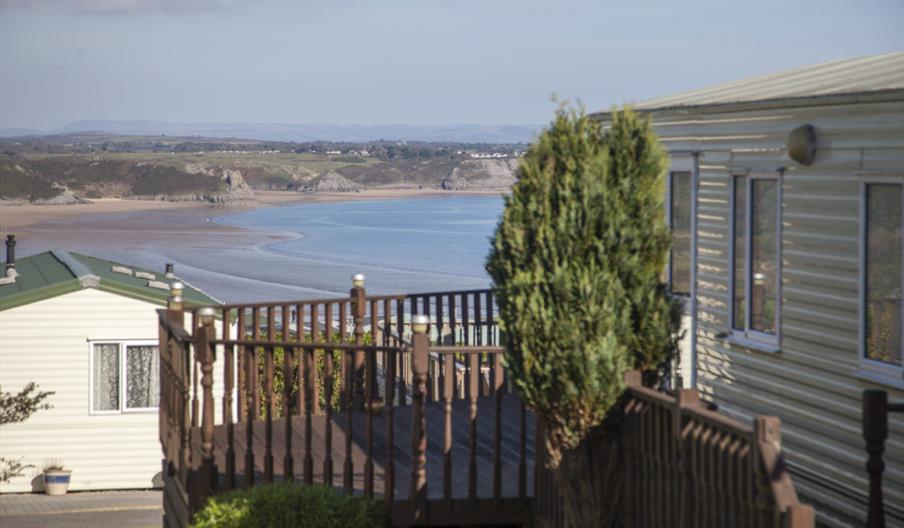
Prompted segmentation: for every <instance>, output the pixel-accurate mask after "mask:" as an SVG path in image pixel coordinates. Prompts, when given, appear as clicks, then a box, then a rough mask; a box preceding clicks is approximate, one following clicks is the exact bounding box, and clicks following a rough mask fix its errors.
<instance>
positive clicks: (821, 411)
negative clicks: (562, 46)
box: [652, 100, 904, 525]
mask: <svg viewBox="0 0 904 528" xmlns="http://www.w3.org/2000/svg"><path fill="white" fill-rule="evenodd" d="M652 116H653V121H654V126H655V127H656V130H657V132H658V133H659V134H660V135H661V136H662V138H663V142H664V144H665V145H666V147H667V148H668V149H669V150H670V151H676V152H686V151H694V150H699V151H700V192H699V196H698V212H697V222H698V223H697V231H698V232H697V235H698V251H699V256H698V262H697V285H696V286H697V295H698V299H697V302H698V308H697V310H698V322H697V325H698V326H697V357H698V364H697V368H698V378H697V379H698V387H699V388H700V389H701V392H702V393H703V394H705V397H707V398H708V399H711V400H713V401H715V402H717V403H718V404H719V406H720V409H721V410H723V411H725V412H726V413H728V414H730V415H734V416H736V417H739V418H744V419H748V420H749V419H750V418H751V417H752V416H754V415H757V414H766V415H776V416H779V417H780V418H781V419H782V422H783V423H782V430H783V440H784V446H785V449H786V454H787V456H788V459H789V462H790V463H791V465H792V468H803V469H798V470H797V471H796V474H797V475H798V476H799V477H800V478H799V479H796V480H795V483H796V484H798V482H799V483H800V485H799V490H800V492H801V494H802V495H803V496H804V499H805V500H812V501H815V502H817V504H816V506H817V509H818V510H819V515H820V521H821V522H823V523H828V524H837V525H844V524H845V523H851V522H854V523H856V522H857V519H852V518H850V517H845V516H844V515H840V514H838V513H837V511H841V512H846V514H848V515H852V514H853V515H854V517H859V518H860V519H862V518H863V516H865V506H864V505H865V500H866V489H867V486H866V480H865V478H866V472H865V469H864V466H865V462H866V451H865V448H864V443H863V439H862V437H861V433H860V428H861V424H860V412H861V411H860V406H861V403H860V398H861V392H862V391H863V390H864V389H867V388H882V389H885V390H888V391H889V395H890V398H892V399H895V400H899V401H900V400H904V392H902V391H900V390H896V389H893V388H890V387H887V386H880V385H876V384H874V383H871V382H869V381H866V380H863V379H861V378H858V377H856V376H855V375H854V372H855V371H856V370H858V368H859V351H858V340H859V335H858V330H859V328H858V313H859V312H858V309H859V305H858V294H859V279H858V274H859V260H858V251H859V226H860V213H859V211H860V209H859V207H860V201H859V200H860V198H859V185H860V178H861V176H860V175H861V174H862V173H870V172H872V171H876V172H879V173H885V172H897V173H901V172H904V100H897V101H889V102H879V103H869V104H846V105H837V106H823V107H818V106H815V107H801V108H798V109H789V108H784V109H776V110H771V111H769V110H760V111H753V112H744V113H737V114H731V113H726V114H719V113H709V114H707V115H705V116H703V115H699V116H698V115H695V116H687V115H684V116H681V117H680V118H678V117H676V116H675V115H673V114H670V113H669V112H665V115H659V114H657V113H655V112H654V113H653V114H652ZM803 123H810V124H812V125H814V127H815V128H816V131H817V142H818V143H817V155H816V160H815V162H814V163H813V164H812V165H811V166H809V167H803V166H801V165H798V164H796V163H794V162H792V161H791V160H790V159H788V157H787V156H786V154H785V151H784V145H785V141H786V139H787V135H788V132H790V131H791V130H792V129H793V128H794V127H796V126H798V125H800V124H803ZM781 168H784V169H785V172H784V177H783V184H782V200H783V204H782V290H781V295H782V312H781V335H782V342H781V352H780V353H779V354H767V353H764V352H760V351H757V350H749V349H747V348H744V347H740V346H733V345H731V344H729V343H728V342H727V341H726V340H723V339H719V338H717V337H716V336H718V335H720V334H722V333H723V332H725V331H726V330H728V329H729V328H728V303H729V292H728V284H729V282H728V280H729V276H728V275H729V267H728V266H729V263H728V254H729V243H730V240H729V229H728V226H729V220H730V218H729V187H728V184H729V181H730V174H731V173H732V172H733V171H748V170H749V171H763V170H779V169H781ZM896 431H897V434H896V433H895V432H896ZM901 431H904V419H902V417H901V416H900V415H897V416H894V415H893V418H892V423H891V424H890V432H891V435H890V437H889V440H888V442H887V444H886V458H885V459H886V464H887V466H886V481H885V486H886V487H885V491H886V504H888V505H892V506H890V511H889V514H890V515H893V516H894V515H897V516H900V515H901V514H902V512H901V510H900V509H896V507H895V506H893V505H896V504H904V435H902V434H900V432H901ZM806 469H811V470H812V472H809V473H807V475H806V476H805V475H804V474H803V473H805V472H806V471H805V470H806ZM811 473H813V474H815V475H817V476H818V477H817V480H816V481H814V480H807V479H812V478H813V476H812V474H811ZM819 501H823V502H824V501H830V502H831V501H834V504H833V506H832V509H834V510H837V511H836V512H831V511H830V510H829V508H825V507H824V508H822V509H820V504H819ZM854 512H856V513H854ZM892 519H894V517H892ZM897 519H898V520H899V521H900V520H902V519H901V517H897Z"/></svg>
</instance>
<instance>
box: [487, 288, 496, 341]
mask: <svg viewBox="0 0 904 528" xmlns="http://www.w3.org/2000/svg"><path fill="white" fill-rule="evenodd" d="M485 320H486V327H487V345H488V346H496V336H495V332H494V327H493V290H487V292H486V318H485Z"/></svg>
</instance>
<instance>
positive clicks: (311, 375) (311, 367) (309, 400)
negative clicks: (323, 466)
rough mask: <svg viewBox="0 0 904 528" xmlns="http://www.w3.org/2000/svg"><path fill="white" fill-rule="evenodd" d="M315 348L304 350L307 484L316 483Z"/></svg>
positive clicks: (305, 476)
mask: <svg viewBox="0 0 904 528" xmlns="http://www.w3.org/2000/svg"><path fill="white" fill-rule="evenodd" d="M312 325H313V323H312ZM315 353H316V351H315V349H312V348H310V349H305V350H304V362H305V363H304V382H303V385H302V387H303V388H304V391H303V392H304V393H305V407H304V482H305V484H313V483H314V458H313V455H312V451H311V442H312V441H313V432H312V431H311V428H312V425H313V423H312V418H311V413H312V412H313V409H314V403H315V402H316V401H317V398H318V395H317V394H316V393H315V392H314V390H313V387H314V381H315V380H316V379H317V371H316V365H317V362H316V358H315V357H314V354H315Z"/></svg>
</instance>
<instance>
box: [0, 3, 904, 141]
mask: <svg viewBox="0 0 904 528" xmlns="http://www.w3.org/2000/svg"><path fill="white" fill-rule="evenodd" d="M902 49H904V2H902V1H901V0H859V1H850V0H844V1H834V0H820V1H810V0H807V1H803V0H780V1H772V0H769V1H759V2H757V1H749V0H748V1H745V2H737V3H735V2H730V1H718V0H713V1H704V0H692V1H684V2H682V1H675V0H667V1H655V2H654V1H641V0H621V1H602V0H597V1H578V0H573V1H572V0H569V1H551V0H550V1H531V0H520V1H514V0H513V1H508V0H379V1H377V0H370V1H365V0H361V1H354V0H322V1H321V0H295V1H284V2H282V1H253V2H252V1H239V0H233V1H228V0H43V1H42V0H0V127H2V128H12V127H26V128H39V129H45V130H46V129H50V128H53V127H58V126H61V125H63V124H66V123H68V122H70V121H73V120H77V119H87V118H94V119H151V120H164V121H184V122H193V121H208V122H282V123H329V124H332V123H361V124H386V123H407V124H452V123H483V124H502V123H512V124H525V123H544V122H546V121H548V120H549V118H550V117H551V115H552V112H553V110H554V109H555V105H554V104H553V103H552V102H550V96H551V95H552V94H557V95H558V97H559V98H561V99H571V100H574V99H578V98H579V99H581V100H582V101H583V102H584V103H585V105H586V107H587V108H588V110H599V109H604V108H608V107H609V106H611V105H612V104H617V103H624V102H630V101H637V100H643V99H646V98H650V97H653V96H659V95H667V94H670V93H675V92H679V91H683V90H687V89H691V88H697V87H702V86H706V85H709V84H713V83H718V82H723V81H730V80H735V79H739V78H744V77H748V76H751V75H757V74H761V73H769V72H773V71H776V70H781V69H785V68H790V67H796V66H802V65H807V64H813V63H818V62H824V61H828V60H833V59H839V58H852V57H858V56H863V55H870V54H875V53H882V52H887V51H894V50H902Z"/></svg>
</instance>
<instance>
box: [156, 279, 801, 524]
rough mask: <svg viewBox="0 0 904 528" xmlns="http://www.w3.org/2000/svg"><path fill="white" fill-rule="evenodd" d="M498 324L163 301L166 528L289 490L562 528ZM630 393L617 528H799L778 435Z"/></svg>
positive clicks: (450, 307) (482, 319) (335, 307)
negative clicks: (230, 495) (232, 503)
mask: <svg viewBox="0 0 904 528" xmlns="http://www.w3.org/2000/svg"><path fill="white" fill-rule="evenodd" d="M496 313H497V312H496V309H495V302H494V298H493V292H492V291H490V290H474V291H465V292H437V293H426V294H412V295H398V296H373V297H368V296H367V295H366V292H365V290H364V287H363V285H362V284H359V285H357V286H356V287H354V288H352V289H351V292H350V295H349V297H346V298H339V299H324V300H313V301H310V300H309V301H299V302H291V303H288V302H278V303H260V304H231V305H223V306H218V307H216V308H210V307H208V308H206V309H203V310H202V309H192V310H188V311H185V312H183V311H182V307H181V303H180V302H175V300H174V301H173V302H171V304H170V306H169V309H168V310H160V311H159V320H160V345H161V346H160V350H161V408H160V441H161V444H162V446H163V450H164V469H165V471H164V482H165V491H164V506H165V521H166V525H167V526H185V525H187V524H188V522H189V520H190V518H191V515H192V514H193V513H194V512H195V511H197V510H198V509H199V508H200V507H201V506H202V505H203V503H204V501H205V500H206V499H207V498H208V497H209V496H211V495H214V494H217V493H220V492H222V491H226V490H230V489H235V488H242V487H247V486H252V485H254V484H256V483H258V482H281V481H300V482H304V483H309V484H310V483H313V484H325V485H330V486H333V487H335V488H336V489H338V490H340V491H343V492H345V493H354V494H361V495H364V496H367V497H374V498H382V500H384V501H385V503H386V505H387V507H388V509H389V511H390V512H391V514H392V517H393V522H394V523H395V524H397V525H411V524H418V525H437V524H530V523H534V524H536V525H538V526H562V525H563V518H562V510H561V501H560V498H559V495H558V492H557V490H556V486H555V483H554V482H553V480H552V478H551V475H550V473H549V472H548V471H547V470H545V469H544V468H543V459H542V456H541V455H542V449H539V450H536V452H535V448H536V446H542V438H541V435H542V431H540V430H539V428H538V427H537V426H536V423H535V422H536V420H535V418H534V416H533V414H532V413H531V412H530V411H529V410H527V409H525V407H524V405H523V404H522V402H521V401H520V399H519V398H517V395H516V394H515V393H514V391H513V389H512V387H511V383H510V380H509V379H508V377H507V375H506V372H505V369H504V367H503V363H502V354H503V349H502V348H500V347H498V346H497V344H498V332H497V327H496V321H497V320H498V317H497V315H496ZM184 320H188V321H189V322H188V324H187V325H186V326H188V327H189V328H190V330H191V331H190V332H189V331H186V330H185V329H184V328H183V321H184ZM412 323H414V324H412ZM627 385H628V390H627V393H626V395H625V398H624V415H625V422H624V427H623V428H622V430H621V433H620V434H622V435H623V438H622V439H621V445H623V446H625V447H626V449H627V450H626V451H625V452H624V456H622V457H621V458H622V461H623V464H622V471H623V474H624V479H625V484H626V485H625V486H624V497H623V500H622V501H621V503H622V507H623V515H622V517H623V519H624V521H625V524H626V525H628V526H723V525H733V524H737V525H739V526H793V527H795V528H797V527H808V526H812V523H813V512H812V509H811V508H809V507H808V506H803V505H800V504H799V503H798V502H797V499H796V495H795V493H794V489H793V487H792V485H791V481H790V478H789V477H788V474H787V472H786V471H785V468H784V464H783V459H782V455H781V447H780V439H779V424H778V420H777V419H775V418H758V419H757V420H756V422H755V424H754V426H753V427H751V426H748V425H745V424H742V423H740V422H737V421H734V420H730V419H727V418H725V417H723V416H721V415H719V414H717V413H715V412H712V411H709V410H707V409H706V408H705V407H704V406H703V405H702V404H701V403H700V401H699V399H698V397H697V394H696V392H694V391H681V392H680V393H678V395H677V396H670V395H668V394H664V393H660V392H657V391H654V390H651V389H648V388H645V387H643V386H642V385H641V384H640V378H639V375H638V374H637V373H633V374H632V375H630V376H628V378H627ZM409 440H410V441H409Z"/></svg>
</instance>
